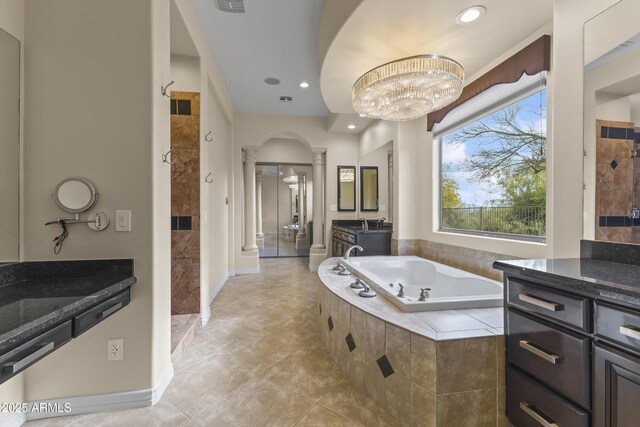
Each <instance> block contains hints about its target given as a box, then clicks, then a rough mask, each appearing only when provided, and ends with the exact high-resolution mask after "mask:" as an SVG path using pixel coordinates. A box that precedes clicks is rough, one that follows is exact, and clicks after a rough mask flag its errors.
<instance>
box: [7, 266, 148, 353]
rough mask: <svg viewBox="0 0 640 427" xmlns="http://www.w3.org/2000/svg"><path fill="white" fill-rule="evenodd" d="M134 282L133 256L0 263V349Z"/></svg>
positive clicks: (70, 316)
mask: <svg viewBox="0 0 640 427" xmlns="http://www.w3.org/2000/svg"><path fill="white" fill-rule="evenodd" d="M134 283H136V278H135V276H134V275H133V260H96V261H61V262H55V261H51V262H24V263H16V264H7V265H3V266H0V354H2V353H4V352H6V351H8V350H11V349H12V348H15V347H17V346H19V345H21V344H22V343H24V342H26V341H28V340H29V339H31V338H33V337H35V336H37V335H39V334H41V333H43V332H46V331H47V330H49V329H51V328H52V327H54V326H56V325H58V324H60V323H62V322H64V321H66V320H69V319H71V318H73V317H74V316H75V315H77V314H79V313H82V312H83V311H85V310H87V309H89V308H91V307H93V306H94V305H96V304H98V303H100V302H103V301H105V300H107V299H109V298H111V297H112V296H115V295H117V294H118V293H120V292H122V291H123V290H125V289H127V288H129V287H131V286H132V285H133V284H134Z"/></svg>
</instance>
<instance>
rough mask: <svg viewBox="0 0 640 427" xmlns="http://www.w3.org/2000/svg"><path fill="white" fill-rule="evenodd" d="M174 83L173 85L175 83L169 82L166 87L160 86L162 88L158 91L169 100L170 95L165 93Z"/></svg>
mask: <svg viewBox="0 0 640 427" xmlns="http://www.w3.org/2000/svg"><path fill="white" fill-rule="evenodd" d="M174 83H175V82H174V81H173V80H171V83H169V84H168V85H166V86H162V87H161V89H160V91H161V93H162V95H163V96H166V97H167V98H171V95H169V94H168V93H167V89H169V86H171V85H172V84H174Z"/></svg>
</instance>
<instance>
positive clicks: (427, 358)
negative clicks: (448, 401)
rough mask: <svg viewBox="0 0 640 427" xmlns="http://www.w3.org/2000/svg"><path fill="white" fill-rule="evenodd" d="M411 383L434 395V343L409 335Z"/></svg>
mask: <svg viewBox="0 0 640 427" xmlns="http://www.w3.org/2000/svg"><path fill="white" fill-rule="evenodd" d="M411 381H412V382H414V383H416V384H418V385H419V386H421V387H422V388H423V389H425V390H426V391H428V392H430V393H432V394H435V393H436V342H435V341H432V340H430V339H427V338H424V337H421V336H419V335H416V334H411Z"/></svg>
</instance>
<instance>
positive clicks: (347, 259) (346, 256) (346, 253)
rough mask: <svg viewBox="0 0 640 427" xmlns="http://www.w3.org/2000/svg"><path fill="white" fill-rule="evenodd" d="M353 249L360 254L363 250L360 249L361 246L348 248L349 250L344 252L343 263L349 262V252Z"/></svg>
mask: <svg viewBox="0 0 640 427" xmlns="http://www.w3.org/2000/svg"><path fill="white" fill-rule="evenodd" d="M353 249H357V250H359V251H360V252H364V249H362V246H360V245H352V246H349V248H348V249H347V250H346V251H345V252H344V260H345V261H347V262H349V257H350V256H351V251H352V250H353Z"/></svg>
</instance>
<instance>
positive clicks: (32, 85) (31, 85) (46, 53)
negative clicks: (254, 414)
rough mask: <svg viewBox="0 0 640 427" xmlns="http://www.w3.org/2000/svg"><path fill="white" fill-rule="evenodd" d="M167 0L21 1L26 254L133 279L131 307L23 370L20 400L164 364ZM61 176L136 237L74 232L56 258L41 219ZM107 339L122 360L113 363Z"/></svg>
mask: <svg viewBox="0 0 640 427" xmlns="http://www.w3.org/2000/svg"><path fill="white" fill-rule="evenodd" d="M168 4H169V3H168V0H166V1H164V0H162V1H154V2H153V7H152V2H150V1H142V2H136V3H135V4H132V3H130V2H128V1H126V0H115V1H111V2H103V1H98V0H90V1H86V0H62V1H57V2H55V3H54V2H48V1H42V0H29V1H27V2H26V29H27V31H26V35H25V44H26V45H28V46H29V48H28V49H26V50H25V52H26V57H25V79H26V83H25V85H26V87H27V88H28V90H27V92H26V94H27V98H26V102H25V105H26V112H25V117H26V120H25V141H26V143H25V151H24V158H25V161H24V168H25V183H24V184H25V195H26V196H25V200H24V205H25V211H24V218H25V233H24V241H25V259H27V260H49V259H91V258H134V260H135V274H136V277H137V278H138V283H137V284H136V285H135V286H134V287H133V288H132V300H131V304H130V305H129V306H128V307H127V308H125V309H124V310H122V312H120V313H119V314H118V315H117V316H113V317H112V318H109V319H108V320H106V321H105V322H102V323H100V324H99V325H98V326H96V327H95V328H93V329H91V330H90V331H89V332H87V333H85V334H83V335H82V337H80V338H78V339H76V340H73V341H72V342H71V343H69V344H67V345H66V346H64V347H62V348H61V349H60V350H58V351H57V352H56V353H54V354H52V355H51V356H49V357H47V358H45V359H43V360H42V361H41V362H39V363H38V364H36V365H34V366H33V367H31V368H30V369H28V370H27V371H26V372H25V384H26V386H25V387H26V398H27V400H35V399H46V398H54V397H64V396H77V395H90V394H101V393H110V392H118V391H125V390H140V389H149V388H152V387H154V386H156V385H157V384H158V383H159V382H160V379H161V377H162V376H163V375H165V373H166V371H167V370H168V369H169V368H170V366H171V365H170V358H169V356H170V355H169V342H170V340H169V329H170V322H169V315H170V311H169V304H168V301H169V291H168V289H169V288H168V286H169V281H168V279H169V274H168V270H167V269H166V268H164V267H163V266H165V265H168V264H169V262H168V261H169V257H170V252H169V238H168V231H167V230H168V229H169V228H168V224H169V185H163V184H168V182H169V168H168V167H166V165H164V164H162V163H161V162H160V157H159V153H160V151H161V148H165V147H168V145H169V141H168V135H169V132H168V122H169V116H168V114H166V112H167V110H168V105H167V101H166V100H163V99H160V98H159V97H158V94H156V90H154V89H155V88H156V87H159V82H160V80H164V79H165V78H166V77H168V74H169V72H168V71H169V52H168V38H167V39H163V34H164V33H165V32H164V31H162V29H163V28H164V29H165V30H166V29H167V27H168V22H169V8H168ZM124 11H126V13H123V12H124ZM152 20H153V25H152ZM114 23H117V27H118V31H116V32H114V31H113V28H114ZM152 28H153V30H160V31H157V32H152ZM79 52H82V54H81V55H80V54H79ZM152 52H153V55H152ZM156 79H157V81H158V82H157V84H156ZM53 82H55V84H52V83H53ZM152 90H153V93H152ZM160 110H162V111H164V114H162V115H154V113H155V112H157V111H160ZM123 129H126V132H123ZM156 154H157V155H156ZM68 176H83V177H86V178H88V179H90V180H91V181H92V182H93V183H94V184H95V185H96V187H97V189H98V191H99V193H100V200H99V202H98V205H97V206H96V209H100V210H105V211H107V212H108V213H109V214H110V215H111V216H112V218H113V215H114V212H115V210H116V209H130V210H131V211H132V224H133V228H132V232H131V233H116V232H115V229H114V227H110V228H109V229H107V230H105V231H104V232H100V233H96V232H93V231H91V230H89V229H88V227H84V226H82V225H76V226H71V227H70V236H69V238H68V240H67V241H66V242H65V245H64V248H63V251H62V253H61V255H59V256H55V255H53V252H52V247H51V240H52V238H53V237H54V236H55V235H56V233H57V232H58V230H56V229H55V227H46V228H45V227H44V226H43V224H44V223H45V222H46V221H49V220H51V219H53V218H55V217H57V216H60V215H62V214H64V213H63V212H61V211H60V210H59V209H58V208H57V207H56V205H55V204H54V203H53V202H52V200H51V196H50V194H51V191H52V189H53V188H54V187H55V185H56V184H57V183H58V182H59V181H60V180H61V179H63V178H65V177H68ZM114 337H118V338H123V339H124V343H125V354H126V357H125V359H124V360H123V361H122V362H118V363H109V362H107V360H106V352H105V348H106V342H107V340H108V339H110V338H114ZM70 377H73V378H76V380H75V381H68V378H70ZM45 378H46V380H44V379H45Z"/></svg>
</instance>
